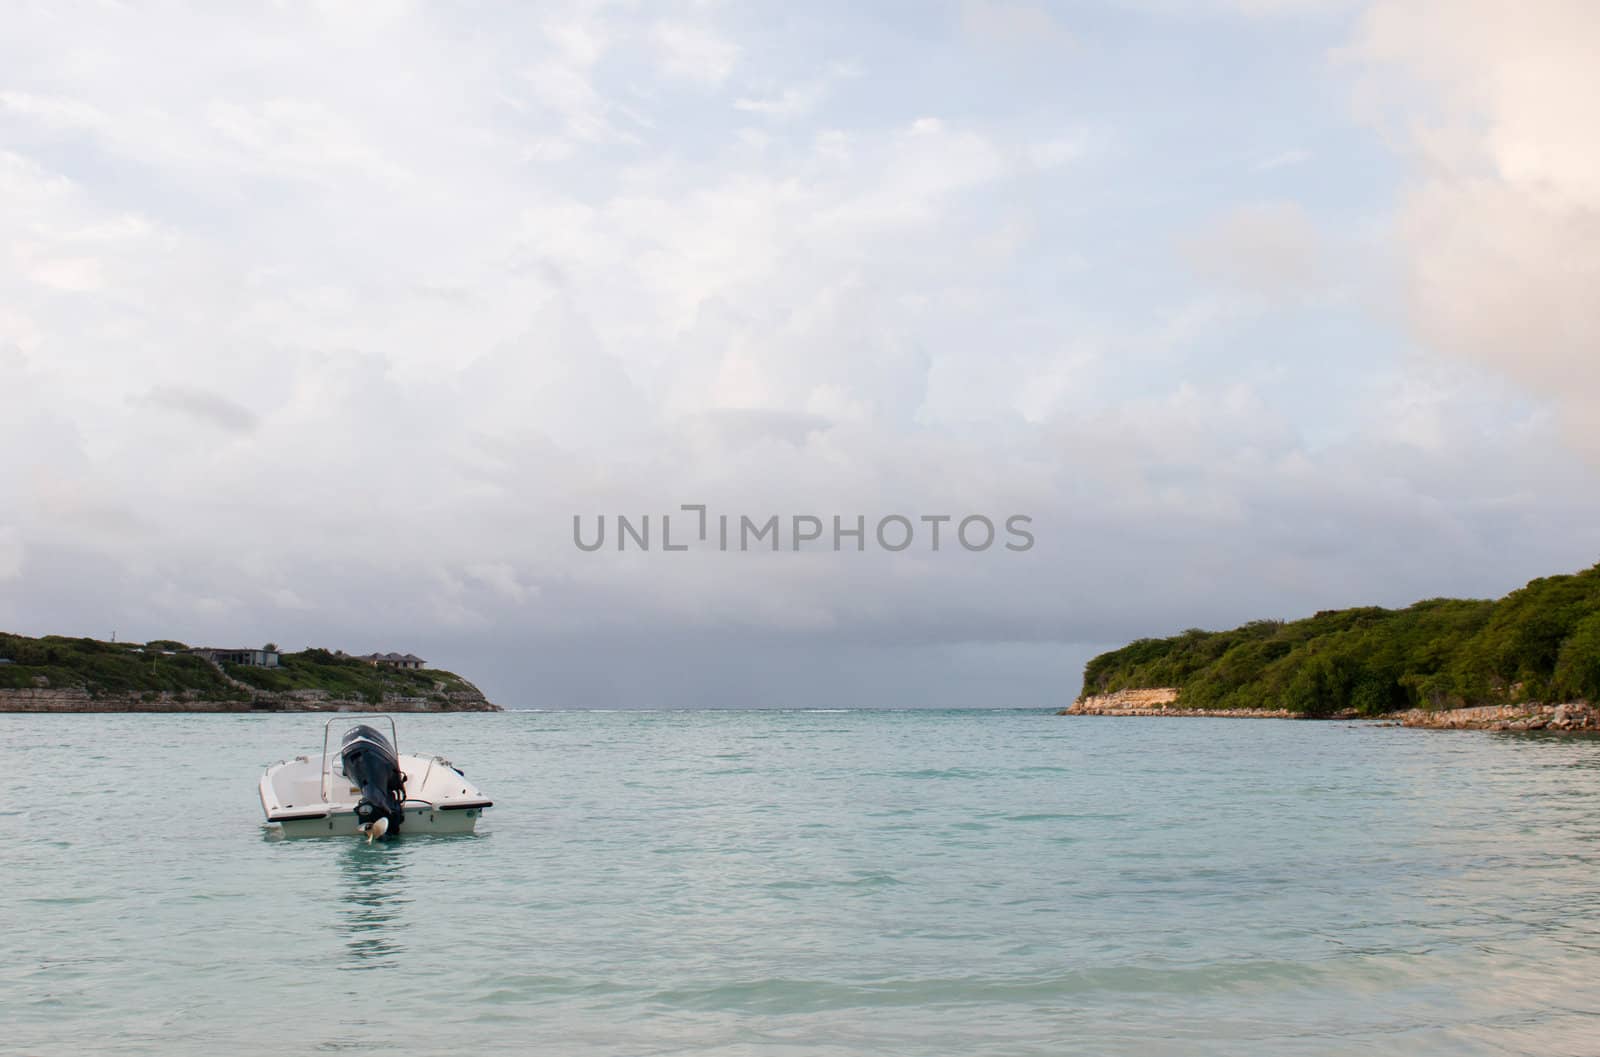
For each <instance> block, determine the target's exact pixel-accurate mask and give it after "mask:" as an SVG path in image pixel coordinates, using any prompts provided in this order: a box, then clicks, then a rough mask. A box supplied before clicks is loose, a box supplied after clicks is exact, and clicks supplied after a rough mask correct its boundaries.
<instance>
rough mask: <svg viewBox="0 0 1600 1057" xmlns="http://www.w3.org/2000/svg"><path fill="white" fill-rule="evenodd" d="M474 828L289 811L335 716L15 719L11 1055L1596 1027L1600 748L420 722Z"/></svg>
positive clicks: (921, 1042)
mask: <svg viewBox="0 0 1600 1057" xmlns="http://www.w3.org/2000/svg"><path fill="white" fill-rule="evenodd" d="M399 724H400V737H401V743H402V748H403V749H406V750H421V751H429V752H439V753H443V754H445V755H448V756H450V757H451V758H452V759H454V760H455V761H456V762H457V763H458V764H459V765H460V766H461V767H462V768H463V769H464V770H465V771H466V773H467V774H468V775H469V776H470V777H471V778H472V779H473V780H474V781H475V782H477V783H478V784H479V785H481V786H482V787H483V788H484V790H485V791H486V792H487V793H489V795H491V796H493V797H494V799H495V800H496V802H497V806H496V807H495V808H494V809H493V810H491V811H490V812H489V813H488V815H487V817H486V819H485V821H484V824H483V826H482V829H481V832H480V833H479V834H478V835H477V836H474V837H465V838H411V839H409V840H406V839H402V840H400V841H397V842H394V843H392V844H389V845H375V846H373V847H370V848H369V847H366V846H364V845H362V844H359V843H357V842H356V841H353V840H334V841H328V840H317V841H284V840H279V839H273V838H272V837H271V836H269V835H268V834H267V831H265V830H264V829H263V827H262V824H261V817H260V805H259V803H258V801H257V798H256V781H257V778H258V777H259V775H260V773H261V771H262V769H263V767H264V765H265V764H267V763H269V762H271V761H273V760H276V759H279V758H282V757H283V756H285V755H292V754H294V753H298V752H303V751H307V750H319V749H320V744H321V725H322V720H321V719H319V718H318V717H316V716H308V715H299V716H170V717H169V716H15V715H0V749H3V758H4V760H5V764H6V765H5V767H4V768H3V770H0V936H3V947H0V950H3V955H4V956H3V958H0V1052H8V1053H9V1052H16V1053H28V1054H41V1055H56V1054H62V1055H65V1054H74V1055H75V1054H83V1053H107V1052H116V1053H119V1054H162V1055H187V1054H208V1055H209V1054H216V1053H224V1052H237V1053H244V1054H255V1053H273V1054H280V1053H315V1052H332V1051H337V1052H343V1053H356V1054H364V1053H380V1052H382V1053H386V1054H392V1053H396V1052H403V1053H405V1054H407V1055H408V1057H416V1055H422V1054H452V1055H459V1054H479V1053H482V1054H489V1053H523V1052H540V1053H550V1054H579V1055H586V1054H710V1055H734V1054H838V1055H846V1054H851V1055H854V1054H894V1055H900V1057H903V1055H919V1054H927V1055H935V1054H936V1055H940V1057H945V1055H951V1054H962V1055H987V1054H1006V1055H1023V1054H1079V1053H1081V1054H1086V1055H1097V1057H1100V1055H1120V1054H1138V1055H1144V1057H1161V1055H1168V1054H1170V1055H1185V1057H1192V1055H1203V1054H1218V1055H1222V1054H1227V1055H1230V1057H1238V1055H1255V1054H1260V1055H1272V1057H1285V1055H1302V1054H1370V1053H1395V1054H1407V1055H1428V1054H1451V1055H1459V1054H1505V1053H1528V1054H1534V1053H1537V1054H1542V1055H1551V1054H1580V1053H1582V1054H1592V1053H1594V1052H1596V1049H1597V1045H1600V1044H1597V1040H1600V988H1597V987H1596V985H1595V981H1596V980H1597V979H1600V924H1597V922H1596V916H1595V910H1596V908H1597V907H1600V812H1597V810H1596V806H1597V804H1600V742H1595V741H1587V740H1565V741H1563V740H1557V739H1554V738H1539V737H1531V736H1509V735H1493V734H1473V733H1443V732H1423V731H1409V730H1400V729H1392V728H1377V727H1371V726H1363V725H1356V724H1337V723H1320V724H1318V723H1294V722H1270V721H1249V720H1232V721H1230V720H1140V719H1104V718H1092V719H1090V718H1085V719H1068V718H1057V717H1054V716H1050V715H1045V714H1040V713H1032V712H838V713H830V712H732V713H708V712H691V713H584V712H570V713H520V714H519V713H510V714H505V715H462V716H425V717H406V716H401V717H399Z"/></svg>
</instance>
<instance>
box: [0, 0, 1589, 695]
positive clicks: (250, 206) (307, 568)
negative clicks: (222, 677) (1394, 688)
mask: <svg viewBox="0 0 1600 1057" xmlns="http://www.w3.org/2000/svg"><path fill="white" fill-rule="evenodd" d="M1597 53H1600V6H1597V5H1594V4H1592V3H1587V2H1584V0H1571V2H1563V0H1522V2H1511V0H1450V2H1448V3H1446V2H1442V0H1441V2H1437V3H1424V2H1417V0H1365V2H1363V0H1348V2H1344V0H1194V2H1178V0H1078V2H1073V3H1061V4H1035V3H1028V2H1020V0H1019V2H1009V0H964V2H948V3H937V2H918V3H911V2H903V3H897V2H883V3H874V4H859V3H831V2H819V3H815V4H806V5H795V4H766V3H750V4H734V3H717V2H685V3H659V4H646V3H599V2H595V3H590V2H579V3H568V2H549V3H528V4H494V3H466V2H463V3H434V4H408V3H325V4H318V3H298V2H280V3H273V4H262V5H254V6H252V5H244V4H239V5H188V6H186V5H180V4H148V5H142V4H141V5H134V4H121V3H99V4H73V3H60V4H57V3H51V4H44V3H39V4H28V3H23V4H21V5H19V6H17V7H14V8H11V9H10V10H9V11H8V15H7V29H6V32H5V33H3V34H0V628H4V629H6V630H10V631H14V632H19V633H23V634H47V633H55V634H71V635H91V636H94V637H109V636H110V635H111V634H112V633H113V632H115V633H116V634H117V635H118V637H119V638H121V639H124V640H135V641H136V640H143V639H147V638H157V637H161V638H177V639H180V640H183V641H187V642H190V643H192V644H197V645H200V644H204V645H219V646H234V645H256V644H260V643H263V642H266V641H272V642H275V643H277V644H279V645H280V646H283V647H285V648H288V649H297V648H301V647H303V646H307V645H318V646H326V647H329V648H343V649H347V650H349V651H350V652H360V653H365V652H369V651H372V650H381V651H385V652H387V651H391V650H394V651H400V652H415V653H418V654H421V655H422V656H424V657H425V658H427V659H428V660H429V661H430V662H432V663H434V664H435V665H437V666H441V667H447V668H450V669H452V670H455V671H459V672H461V673H462V674H465V675H466V676H468V677H469V678H471V679H473V680H474V681H476V682H478V683H479V685H480V686H482V687H483V688H484V690H485V691H486V692H487V693H488V694H489V696H490V697H491V698H492V699H493V700H495V701H497V702H498V703H500V704H502V705H507V706H511V707H547V708H563V707H603V708H619V707H729V706H752V707H755V706H760V707H854V706H868V705H878V706H892V707H922V706H946V707H951V706H1027V707H1034V706H1049V705H1060V704H1065V703H1066V702H1067V701H1069V700H1070V699H1071V698H1072V697H1073V696H1074V695H1075V694H1076V693H1077V691H1078V688H1079V680H1080V675H1081V670H1082V665H1083V663H1084V661H1085V660H1086V659H1087V658H1088V657H1090V656H1092V655H1093V654H1095V653H1097V652H1099V651H1100V650H1102V649H1105V648H1110V647H1114V646H1117V645H1120V644H1122V643H1124V642H1126V641H1128V640H1130V639H1132V638H1136V637H1142V636H1152V635H1164V634H1171V633H1174V632H1177V631H1180V630H1182V629H1184V628H1188V627H1196V626H1198V627H1208V628H1215V627H1229V626H1233V625H1236V624H1238V623H1242V622H1244V621H1246V620H1251V619H1256V618H1265V617H1281V618H1293V617H1297V616H1304V615H1309V614H1310V613H1312V612H1315V611H1317V610H1320V609H1329V608H1340V607H1344V606H1351V605H1366V604H1378V605H1405V604H1408V603H1410V602H1412V601H1415V600H1417V599H1420V598H1427V597H1437V596H1441V595H1451V596H1473V597H1493V596H1498V595H1500V594H1503V593H1505V592H1506V591H1508V590H1511V589H1513V588H1515V587H1517V586H1520V585H1521V584H1522V583H1523V582H1525V581H1527V580H1528V579H1531V578H1533V577H1536V576H1541V575H1548V574H1551V573H1558V572H1572V571H1576V570H1578V569H1581V568H1586V567H1588V566H1590V565H1593V564H1594V563H1595V562H1596V560H1597V559H1600V546H1597V537H1600V499H1597V498H1596V497H1597V495H1600V489H1597V487H1596V486H1597V484H1600V430H1597V429H1596V427H1595V425H1594V422H1595V420H1596V416H1597V414H1600V298H1596V297H1594V295H1593V292H1594V291H1595V290H1596V289H1600V133H1597V132H1596V129H1597V128H1600V121H1597V120H1596V114H1595V110H1596V106H1597V103H1596V100H1600V67H1597V66H1596V65H1595V64H1594V63H1593V61H1592V57H1593V55H1595V54H1597ZM686 504H687V505H704V506H705V507H706V508H707V511H708V514H709V517H710V520H711V524H712V525H713V526H714V525H715V523H716V518H717V516H718V515H728V516H730V517H731V518H732V520H733V523H734V524H735V525H736V526H737V525H738V523H739V518H740V517H749V518H751V519H753V520H754V521H756V522H758V523H760V522H764V521H765V520H766V519H767V518H768V517H770V516H773V515H776V516H778V517H779V518H780V527H781V529H782V533H783V536H782V540H781V543H780V549H779V550H778V551H777V552H773V551H771V550H770V549H766V548H765V545H764V544H760V545H758V546H756V547H754V548H751V549H748V550H742V551H741V550H739V549H738V548H737V546H735V547H733V548H730V549H728V550H723V549H721V548H720V547H718V546H716V545H715V529H714V528H713V530H712V532H711V533H709V534H708V539H707V541H706V542H700V541H699V540H698V539H697V538H695V539H691V541H690V542H691V545H690V546H689V547H688V549H687V550H683V551H677V550H674V551H670V552H669V551H666V550H664V549H662V547H661V543H662V540H661V538H660V532H661V527H662V526H661V518H662V516H663V515H672V517H673V523H672V531H673V532H674V534H675V539H682V538H684V537H683V536H680V535H678V533H680V532H681V531H682V530H684V529H686V528H687V527H689V526H690V525H692V524H693V523H694V519H695V518H696V517H697V514H696V513H695V512H693V511H687V512H686V511H683V510H682V509H681V508H682V507H683V506H684V505H686ZM618 515H623V516H626V517H628V518H629V519H630V521H631V522H632V523H634V524H638V523H640V522H641V521H642V519H643V518H644V517H645V516H647V515H648V516H649V517H650V520H651V521H652V523H653V528H654V531H655V536H654V537H653V538H652V540H651V542H652V544H653V546H652V547H651V549H649V550H643V549H641V548H639V547H637V546H634V547H629V548H627V549H622V550H618V549H617V547H616V521H615V519H616V517H617V516H618ZM891 515H899V516H901V517H904V518H906V519H907V521H908V522H909V523H910V525H911V527H912V528H913V530H914V532H915V533H916V535H915V537H914V539H913V542H912V545H911V546H908V547H906V548H905V549H904V550H890V549H888V548H886V547H884V546H881V545H879V543H878V541H877V540H876V539H875V538H874V526H876V525H877V524H878V522H879V521H880V520H881V519H882V518H885V517H888V516H891ZM601 516H604V517H606V518H607V520H608V523H609V524H608V528H609V529H610V530H611V537H610V538H608V540H607V545H606V546H604V547H602V548H600V549H598V550H595V551H592V552H591V551H586V550H583V549H580V548H579V547H577V546H575V545H574V519H575V518H577V519H579V525H580V527H581V530H582V532H583V533H584V534H586V535H587V536H589V538H592V534H593V532H594V531H595V527H596V526H597V525H598V519H599V518H600V517H601ZM835 516H837V517H840V518H841V519H842V524H843V525H844V526H845V527H847V528H848V527H851V526H853V525H854V523H855V519H856V518H857V517H858V516H859V517H862V518H864V519H865V525H866V538H865V541H864V549H862V550H859V551H858V550H855V549H854V546H855V545H854V542H853V539H852V538H850V537H845V538H844V540H843V545H842V547H841V549H840V550H837V551H836V550H834V549H833V547H832V546H831V523H832V518H833V517H835ZM974 516H983V517H987V518H989V519H991V521H992V522H993V523H995V524H996V525H997V526H999V535H998V537H997V541H996V543H995V544H994V545H993V546H991V547H989V548H986V549H982V550H968V549H966V548H965V547H962V546H960V545H959V543H955V544H953V543H952V542H951V539H950V536H949V533H950V532H951V531H953V529H954V527H955V526H956V525H958V524H959V522H960V521H961V520H962V519H964V518H968V517H974ZM1013 516H1021V517H1025V518H1027V519H1028V520H1027V521H1026V522H1023V523H1021V524H1023V525H1025V526H1026V527H1027V530H1028V531H1029V532H1030V534H1031V537H1032V545H1031V546H1029V547H1027V548H1026V549H1023V550H1013V549H1007V548H1005V547H1004V546H1003V543H1004V542H1005V541H1007V540H1008V539H1009V540H1011V541H1013V542H1015V541H1016V540H1017V539H1018V537H1010V536H1007V535H1006V533H1005V529H1004V524H1005V520H1006V519H1007V518H1009V517H1013ZM796 517H802V518H803V517H816V518H817V519H818V521H819V524H821V525H822V526H823V528H824V535H823V537H822V539H821V540H820V541H819V542H815V543H811V542H808V543H806V544H805V545H803V546H802V547H801V548H800V549H799V550H795V549H794V548H793V547H792V545H791V536H792V534H793V533H792V529H793V526H794V521H793V519H794V518H796ZM925 517H926V518H939V517H949V518H951V519H952V520H951V521H950V522H948V523H942V524H943V525H944V531H945V533H946V535H945V538H944V541H943V546H941V548H940V549H938V550H934V549H932V547H931V545H930V541H929V538H928V532H927V530H928V529H930V528H931V527H932V525H933V523H931V522H927V521H923V520H922V519H923V518H925ZM807 524H809V523H807ZM975 524H976V523H975ZM898 532H899V529H898V528H896V529H894V531H893V532H892V533H891V542H895V541H896V540H895V536H896V535H897V534H898ZM629 542H630V543H631V542H632V541H631V540H630V541H629Z"/></svg>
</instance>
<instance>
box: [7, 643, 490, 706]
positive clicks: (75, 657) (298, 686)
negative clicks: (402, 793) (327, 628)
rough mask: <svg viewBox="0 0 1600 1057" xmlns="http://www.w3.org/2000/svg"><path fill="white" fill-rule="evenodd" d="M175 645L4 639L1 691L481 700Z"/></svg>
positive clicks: (315, 660)
mask: <svg viewBox="0 0 1600 1057" xmlns="http://www.w3.org/2000/svg"><path fill="white" fill-rule="evenodd" d="M188 651H189V647H187V646H185V645H184V644H183V643H181V642H173V641H170V640H162V641H154V642H147V643H142V644H141V643H123V642H101V641H99V640H97V639H78V638H67V637H64V636H60V635H47V636H45V637H43V638H28V637H26V636H22V635H10V634H4V633H0V661H9V662H10V663H0V691H4V690H37V689H52V690H82V691H85V692H87V693H88V694H89V695H90V696H91V697H94V698H104V697H111V696H119V697H126V696H130V695H133V696H140V697H143V698H144V699H146V700H152V701H153V700H155V699H156V698H157V697H159V696H161V695H163V694H166V695H184V696H187V697H190V698H193V699H196V700H203V701H212V702H229V701H238V702H248V701H251V700H253V699H256V698H258V697H264V696H266V695H267V694H273V693H279V692H285V691H297V690H302V691H303V690H309V691H322V692H323V693H325V694H326V695H327V697H328V698H329V699H334V700H340V701H351V702H364V703H366V704H370V705H381V704H383V703H384V702H385V700H386V699H388V698H397V697H399V698H421V699H425V700H429V701H432V702H435V703H438V704H441V705H442V704H445V703H447V702H448V701H449V700H450V698H449V695H451V694H472V695H477V690H476V688H475V687H473V685H472V684H471V683H469V682H467V681H466V680H465V679H463V678H461V676H459V675H456V674H455V673H453V672H446V671H442V670H439V669H436V668H424V669H417V670H408V669H397V668H387V667H378V666H374V665H372V664H369V663H367V662H366V661H363V660H360V659H358V658H355V657H349V656H345V655H343V654H337V653H332V652H330V651H328V650H324V649H307V650H303V651H301V652H299V653H284V654H281V655H280V657H279V663H278V666H277V667H273V668H257V667H252V666H250V665H244V664H229V663H224V664H220V665H218V664H214V663H212V662H211V661H209V660H207V659H206V658H204V657H202V656H199V655H197V654H195V653H191V652H188Z"/></svg>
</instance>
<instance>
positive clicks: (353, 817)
mask: <svg viewBox="0 0 1600 1057" xmlns="http://www.w3.org/2000/svg"><path fill="white" fill-rule="evenodd" d="M336 722H339V720H337V719H334V720H329V722H328V724H327V728H325V731H324V733H325V735H326V734H327V733H328V732H329V730H331V728H332V726H333V724H334V723H336ZM358 729H361V730H370V728H366V727H362V728H358ZM387 744H392V742H389V743H387ZM345 756H346V754H345V753H339V754H337V755H336V754H334V753H332V752H330V751H329V750H328V745H327V738H326V736H325V737H324V744H323V752H322V755H321V757H314V756H310V755H305V756H296V757H295V758H294V759H292V760H282V761H280V762H278V763H275V764H273V765H272V766H271V767H268V768H267V773H266V774H264V775H262V777H261V782H260V793H261V810H262V812H263V813H264V814H265V815H266V818H267V823H268V825H271V826H277V827H280V829H281V831H282V833H283V835H284V836H285V837H352V836H357V835H363V836H364V835H365V831H364V830H363V829H362V828H361V827H362V823H361V819H360V817H359V816H358V815H357V810H358V807H362V806H364V807H365V809H366V813H367V815H368V818H369V819H370V818H371V817H372V816H371V812H372V801H371V800H370V799H367V798H369V796H370V795H378V794H379V793H380V792H382V793H383V794H384V796H381V797H380V799H383V798H387V799H389V800H390V803H389V804H387V805H384V806H383V807H382V808H381V810H382V813H383V814H384V815H385V816H386V817H387V818H388V819H389V827H388V831H389V836H391V837H397V836H405V835H409V834H424V833H472V832H474V831H475V830H476V829H477V826H478V819H479V818H481V817H482V816H483V812H484V811H485V810H486V809H488V808H490V807H493V806H494V802H493V801H491V800H490V799H489V798H488V797H486V796H484V795H483V793H482V792H480V791H479V790H478V788H477V787H476V786H474V785H473V784H472V783H471V782H469V781H467V778H466V776H465V775H464V774H462V772H461V770H460V769H459V768H457V767H456V766H455V765H454V764H452V763H451V762H450V761H449V760H447V759H445V758H444V757H442V756H421V755H416V754H396V753H394V752H393V750H392V749H390V751H389V753H388V755H387V757H386V758H385V762H387V763H388V765H389V767H390V769H391V772H392V773H391V774H389V775H388V776H387V777H385V778H384V779H383V782H382V785H383V789H382V790H378V789H377V787H376V786H375V785H374V783H373V782H372V781H371V780H369V779H370V777H371V776H370V775H368V774H367V773H366V767H365V763H362V765H361V766H353V767H352V766H350V761H349V760H348V759H346V758H345ZM360 762H361V761H358V763H360ZM368 762H370V761H368ZM347 770H348V771H349V772H350V773H346V772H347ZM391 789H392V790H393V791H394V792H393V796H392V797H388V796H387V791H388V790H391ZM400 796H404V798H405V799H404V802H403V803H400V804H398V805H396V804H395V803H394V799H395V798H398V797H400ZM396 816H399V817H396Z"/></svg>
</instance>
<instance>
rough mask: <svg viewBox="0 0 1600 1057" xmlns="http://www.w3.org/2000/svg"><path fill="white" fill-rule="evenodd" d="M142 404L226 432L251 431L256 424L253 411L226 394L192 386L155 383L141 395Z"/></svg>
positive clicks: (241, 432)
mask: <svg viewBox="0 0 1600 1057" xmlns="http://www.w3.org/2000/svg"><path fill="white" fill-rule="evenodd" d="M141 403H143V404H145V405H146V406H148V407H155V408H160V409H162V410H164V411H172V412H176V413H177V414H180V415H184V416H186V417H188V418H190V419H192V420H194V421H196V422H202V423H204V424H206V425H208V426H214V427H216V428H217V429H220V430H222V431H223V432H225V433H240V434H243V433H250V432H253V431H254V430H255V428H256V426H257V425H258V420H257V418H256V416H255V414H254V413H252V412H251V411H250V410H249V409H248V408H246V407H243V406H241V405H239V404H236V403H234V402H233V401H232V400H229V399H228V398H227V397H225V396H221V395H220V394H217V393H213V392H211V391H209V390H206V389H199V388H195V387H193V386H184V385H158V386H156V387H155V388H154V389H151V390H150V391H149V392H148V393H145V394H144V397H143V398H142V400H141Z"/></svg>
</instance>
